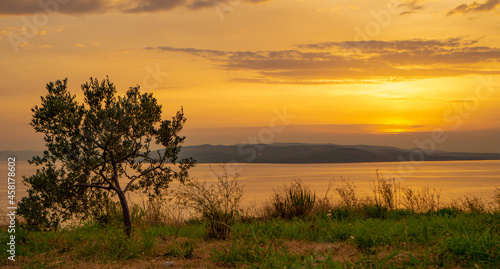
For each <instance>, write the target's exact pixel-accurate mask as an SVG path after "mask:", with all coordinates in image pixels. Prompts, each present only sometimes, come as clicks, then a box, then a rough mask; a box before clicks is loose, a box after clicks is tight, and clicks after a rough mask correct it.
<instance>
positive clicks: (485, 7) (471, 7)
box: [447, 0, 500, 16]
mask: <svg viewBox="0 0 500 269" xmlns="http://www.w3.org/2000/svg"><path fill="white" fill-rule="evenodd" d="M499 4H500V0H487V1H486V2H484V3H478V2H476V1H474V2H472V3H470V4H461V5H459V6H457V7H456V8H454V9H452V10H450V11H449V12H448V14H447V15H448V16H450V15H454V14H468V13H477V12H487V11H491V10H493V9H495V8H496V7H497V6H498V5H499Z"/></svg>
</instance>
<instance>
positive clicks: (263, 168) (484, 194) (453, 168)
mask: <svg viewBox="0 0 500 269" xmlns="http://www.w3.org/2000/svg"><path fill="white" fill-rule="evenodd" d="M210 167H212V168H213V169H214V171H215V172H216V173H222V169H221V167H220V166H219V165H218V164H212V165H210V164H198V165H197V166H196V167H194V168H192V169H191V170H190V176H191V177H194V178H198V179H200V180H207V181H209V182H210V181H214V180H215V178H214V177H213V176H212V173H211V172H210V171H211V168H210ZM226 170H227V171H228V172H229V173H230V174H234V173H236V172H238V173H239V174H240V176H239V178H238V182H239V183H240V184H241V185H244V190H245V194H244V196H243V204H244V205H245V206H248V205H251V204H255V205H257V206H260V205H261V204H262V203H263V202H266V201H268V200H269V198H270V197H271V195H272V193H273V191H274V189H277V188H278V187H282V186H283V184H289V183H290V182H291V179H294V178H300V179H301V180H302V181H303V182H304V183H305V184H306V185H308V186H309V187H310V189H311V190H313V191H316V193H317V195H318V196H321V197H322V196H324V194H325V191H326V188H327V186H328V182H329V181H330V179H336V180H339V179H340V178H341V177H343V178H345V179H347V180H349V181H350V182H353V183H354V184H355V185H356V186H358V190H359V192H360V193H369V192H370V191H371V189H370V184H369V182H370V181H371V180H374V179H376V171H377V170H378V171H379V175H380V176H381V177H386V178H393V177H394V178H396V180H397V181H398V182H400V183H401V184H402V185H404V186H411V187H413V188H414V189H419V188H420V187H424V186H431V187H434V188H436V189H437V190H438V191H439V192H440V193H441V201H443V202H449V201H451V200H452V199H457V198H459V197H462V196H464V195H465V194H471V195H475V196H478V197H481V198H485V199H490V198H491V197H492V196H493V191H494V190H495V187H496V186H499V187H500V161H498V160H497V161H447V162H420V163H415V164H413V165H412V166H411V167H410V166H408V163H397V162H392V163H351V164H344V163H342V164H340V163H339V164H227V165H226ZM35 171H36V168H35V167H34V166H32V165H29V164H28V163H27V162H25V161H18V162H16V172H17V173H16V181H17V185H16V198H17V200H20V198H21V197H22V196H23V195H26V187H25V186H24V185H23V184H22V182H21V176H22V175H25V176H28V175H31V174H34V173H35ZM0 174H1V175H2V176H1V180H0V209H1V210H3V211H5V210H6V209H5V208H6V207H7V162H5V161H2V162H0ZM177 184H178V183H175V184H172V186H171V188H175V187H176V186H177ZM330 195H331V197H333V198H335V196H334V194H333V192H331V193H330ZM130 197H131V199H132V200H133V201H134V202H140V199H141V198H140V196H139V195H131V196H130Z"/></svg>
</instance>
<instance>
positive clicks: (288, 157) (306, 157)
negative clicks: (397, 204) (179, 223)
mask: <svg viewBox="0 0 500 269" xmlns="http://www.w3.org/2000/svg"><path fill="white" fill-rule="evenodd" d="M41 154H42V152H38V151H0V160H5V161H6V160H7V158H8V157H10V156H16V158H17V159H18V160H20V161H25V160H28V159H31V157H33V156H35V155H41ZM419 155H422V156H424V157H425V159H424V160H425V161H457V160H500V153H468V152H446V151H435V152H433V153H432V154H425V153H424V152H422V151H421V150H419V149H400V148H396V147H387V146H369V145H336V144H304V143H274V144H268V145H265V144H253V145H249V144H245V145H243V144H242V145H230V146H224V145H198V146H184V147H182V150H181V153H180V158H186V157H193V158H194V159H195V160H197V161H198V163H216V162H221V163H229V162H238V163H360V162H399V161H401V158H402V159H404V160H409V158H410V156H413V158H414V159H415V160H417V161H418V160H420V159H419V157H420V156H419Z"/></svg>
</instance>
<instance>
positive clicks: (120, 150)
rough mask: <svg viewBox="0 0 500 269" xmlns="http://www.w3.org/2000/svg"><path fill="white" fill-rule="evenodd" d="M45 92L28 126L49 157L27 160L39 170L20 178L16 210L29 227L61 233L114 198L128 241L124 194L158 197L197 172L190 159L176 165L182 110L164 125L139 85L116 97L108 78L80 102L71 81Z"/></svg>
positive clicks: (94, 83)
mask: <svg viewBox="0 0 500 269" xmlns="http://www.w3.org/2000/svg"><path fill="white" fill-rule="evenodd" d="M46 88H47V90H48V94H47V95H46V96H45V97H43V96H42V97H41V106H35V107H34V108H32V112H33V118H32V120H31V123H30V125H31V126H33V128H34V129H35V131H36V132H38V133H43V134H44V140H45V146H46V150H45V151H44V152H43V155H42V156H36V157H33V159H32V160H30V161H29V162H30V164H35V165H37V167H38V168H37V171H36V173H35V174H34V175H33V176H30V177H25V178H24V179H23V180H24V183H25V184H26V185H27V186H28V195H27V197H24V198H23V199H22V200H21V201H20V203H19V214H21V215H22V216H23V217H24V218H25V219H26V220H27V222H28V224H33V225H44V226H45V227H52V228H56V227H58V226H59V224H60V223H62V222H63V221H65V220H68V219H70V218H72V217H75V216H76V217H83V218H86V217H89V216H91V215H92V212H96V211H99V210H100V209H102V208H103V207H104V206H105V205H106V204H109V203H110V201H112V200H113V199H116V197H117V199H118V200H119V203H120V205H121V209H122V212H123V223H124V225H125V231H126V233H127V235H128V236H130V233H131V231H132V224H131V218H130V211H129V206H128V202H127V198H126V195H125V194H126V193H127V192H134V191H142V192H144V193H145V194H146V195H147V196H148V197H149V198H151V199H153V198H155V197H158V196H161V195H162V194H164V192H165V191H166V190H167V188H168V186H169V183H170V182H172V180H174V179H177V180H180V181H181V182H184V180H185V179H187V176H188V169H189V168H190V167H192V166H194V160H192V159H191V158H189V159H182V160H179V158H178V154H179V152H180V149H181V144H182V142H183V141H184V139H185V137H182V136H179V132H180V131H181V129H182V127H183V124H184V123H185V121H186V119H185V118H184V113H183V110H182V108H181V110H180V111H178V112H177V113H176V115H175V116H173V117H172V120H162V118H161V113H162V107H161V105H160V104H158V102H157V100H156V99H155V98H154V97H153V95H152V93H141V92H140V90H139V86H137V87H131V88H130V89H129V90H128V91H127V92H126V94H125V95H124V96H116V88H115V86H114V85H113V84H112V83H111V82H110V81H109V78H106V79H105V80H103V81H102V82H99V81H98V80H97V79H92V78H90V80H89V81H88V82H87V83H85V84H83V85H82V86H81V88H82V90H83V94H84V99H83V102H82V103H79V102H78V101H77V99H76V96H75V95H72V94H71V93H70V92H69V91H68V87H67V79H65V80H62V81H60V80H58V81H56V82H55V83H54V82H50V83H48V84H47V86H46ZM154 144H156V146H155V147H156V149H155V150H153V149H152V148H151V147H152V146H154ZM158 147H159V149H158Z"/></svg>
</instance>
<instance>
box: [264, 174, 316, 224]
mask: <svg viewBox="0 0 500 269" xmlns="http://www.w3.org/2000/svg"><path fill="white" fill-rule="evenodd" d="M315 203H316V194H315V193H314V192H311V191H310V190H309V189H308V188H307V187H306V186H304V185H303V184H302V182H301V181H300V180H293V181H292V184H291V185H290V186H289V187H288V186H286V185H285V186H284V190H283V191H282V192H280V191H279V190H278V191H275V193H274V195H273V197H272V199H271V202H270V207H271V214H272V215H273V216H275V217H281V218H284V219H293V218H295V217H304V216H306V215H308V214H310V213H311V211H312V209H313V208H314V205H315Z"/></svg>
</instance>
